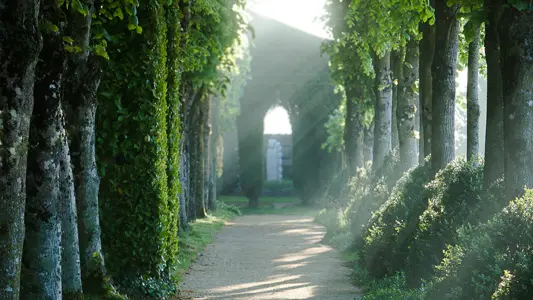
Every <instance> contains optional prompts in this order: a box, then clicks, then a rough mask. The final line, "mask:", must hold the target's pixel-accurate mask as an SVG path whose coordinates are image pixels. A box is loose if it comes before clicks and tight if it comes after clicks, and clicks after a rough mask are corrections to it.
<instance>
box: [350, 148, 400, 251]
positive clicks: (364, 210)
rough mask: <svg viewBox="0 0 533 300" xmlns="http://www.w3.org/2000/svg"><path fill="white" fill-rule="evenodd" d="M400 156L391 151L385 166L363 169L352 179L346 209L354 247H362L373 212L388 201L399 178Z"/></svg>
mask: <svg viewBox="0 0 533 300" xmlns="http://www.w3.org/2000/svg"><path fill="white" fill-rule="evenodd" d="M398 167H399V158H398V155H397V153H391V154H390V155H388V156H387V157H386V158H385V162H384V164H383V167H382V168H380V169H378V170H373V172H372V174H371V175H369V171H368V169H361V170H360V171H359V174H358V175H357V176H356V177H355V178H352V179H351V180H350V184H349V188H350V189H349V197H350V198H349V205H348V208H347V209H346V211H345V214H346V219H347V220H348V222H349V223H350V230H351V232H352V234H353V238H354V247H355V248H360V247H361V246H362V245H363V244H364V243H363V241H362V236H363V233H364V232H365V230H366V229H365V228H366V225H367V223H368V221H369V219H370V218H371V217H372V214H373V213H374V212H375V211H377V210H378V209H379V207H380V206H381V205H382V204H383V203H385V201H387V199H388V198H389V195H390V193H391V190H392V188H393V187H394V185H395V184H396V182H397V181H398V179H399V172H398Z"/></svg>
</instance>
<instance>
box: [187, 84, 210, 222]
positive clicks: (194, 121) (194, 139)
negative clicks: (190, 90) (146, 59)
mask: <svg viewBox="0 0 533 300" xmlns="http://www.w3.org/2000/svg"><path fill="white" fill-rule="evenodd" d="M204 92H205V91H204V89H203V88H202V89H201V90H200V91H198V92H197V93H198V94H197V95H198V97H196V99H195V100H194V102H193V103H192V107H191V116H190V125H189V128H190V130H191V132H190V135H189V141H190V146H191V148H190V152H189V154H190V159H191V174H190V176H191V195H192V197H193V199H194V200H193V201H194V208H195V209H194V216H195V217H196V218H205V217H206V216H207V214H206V207H205V197H204V195H205V194H204V193H205V185H204V184H205V164H204V163H205V157H204V156H205V147H204V143H205V138H204V134H205V124H204V117H205V116H204V113H205V111H204V101H207V99H205V97H204Z"/></svg>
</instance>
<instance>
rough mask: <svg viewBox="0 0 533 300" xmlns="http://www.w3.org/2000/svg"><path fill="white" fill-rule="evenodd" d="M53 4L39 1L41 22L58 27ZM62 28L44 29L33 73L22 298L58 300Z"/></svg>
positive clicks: (55, 8) (59, 273) (59, 19)
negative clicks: (33, 101) (33, 99)
mask: <svg viewBox="0 0 533 300" xmlns="http://www.w3.org/2000/svg"><path fill="white" fill-rule="evenodd" d="M56 5H57V3H56V2H55V1H53V0H44V1H43V2H42V3H41V16H40V18H41V20H46V21H50V22H53V23H59V22H60V21H61V16H60V14H58V13H57V12H58V9H57V7H56ZM62 33H63V30H61V29H60V30H57V31H55V32H52V31H46V32H45V34H44V35H43V48H42V51H41V54H40V55H39V62H38V64H37V68H36V73H35V77H36V78H35V88H34V97H35V104H34V109H33V115H32V117H31V124H30V139H29V149H28V170H27V176H26V183H27V187H26V192H27V200H26V216H25V226H26V236H25V239H24V254H23V257H22V258H23V259H22V287H21V298H22V299H50V300H51V299H61V298H62V293H61V286H62V285H61V222H60V218H59V214H58V207H59V203H58V202H59V196H60V193H59V165H60V161H59V158H60V153H61V148H62V147H61V133H62V130H61V127H62V124H61V95H62V89H63V88H64V87H63V82H64V81H63V78H64V72H65V68H66V57H65V53H64V50H63V47H62V39H61V35H62Z"/></svg>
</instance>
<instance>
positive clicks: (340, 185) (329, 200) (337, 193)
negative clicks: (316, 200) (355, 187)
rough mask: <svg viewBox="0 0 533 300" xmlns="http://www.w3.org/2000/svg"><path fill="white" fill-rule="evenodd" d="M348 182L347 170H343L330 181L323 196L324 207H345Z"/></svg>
mask: <svg viewBox="0 0 533 300" xmlns="http://www.w3.org/2000/svg"><path fill="white" fill-rule="evenodd" d="M349 180H350V178H349V171H348V168H344V169H343V170H342V171H341V172H339V173H338V174H337V175H336V176H335V177H334V178H333V179H332V180H331V182H330V184H329V186H328V188H327V190H326V192H325V195H324V201H325V203H324V206H326V207H345V205H346V204H347V203H348V190H349V189H348V182H349Z"/></svg>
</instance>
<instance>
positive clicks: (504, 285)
mask: <svg viewBox="0 0 533 300" xmlns="http://www.w3.org/2000/svg"><path fill="white" fill-rule="evenodd" d="M532 249H533V191H532V190H528V191H526V194H525V195H524V197H522V198H520V199H517V200H515V201H512V202H511V203H510V204H509V205H508V206H507V207H506V208H504V209H503V210H502V211H501V212H500V213H498V214H497V215H496V216H494V218H492V219H491V220H490V221H489V222H487V223H484V224H482V225H479V226H476V227H472V228H465V229H464V230H461V231H460V235H459V243H458V244H457V245H455V246H453V247H452V246H449V247H448V249H447V250H446V253H445V256H444V259H443V260H442V262H441V263H440V265H439V266H437V268H436V270H437V271H436V276H435V277H434V280H433V281H432V284H431V285H430V286H429V289H428V294H427V297H426V298H427V299H436V298H439V299H465V300H466V299H491V297H492V299H530V298H531V295H532V294H533V282H532V281H531V278H533V253H532Z"/></svg>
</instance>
